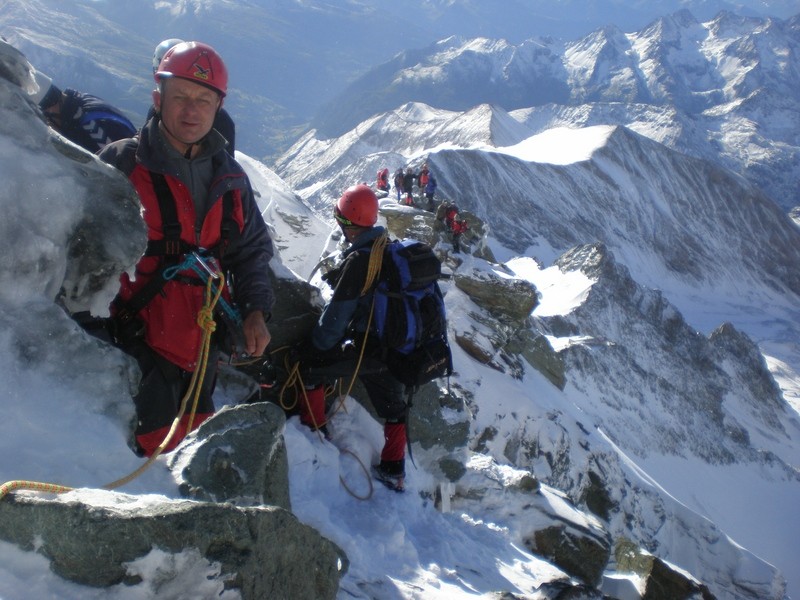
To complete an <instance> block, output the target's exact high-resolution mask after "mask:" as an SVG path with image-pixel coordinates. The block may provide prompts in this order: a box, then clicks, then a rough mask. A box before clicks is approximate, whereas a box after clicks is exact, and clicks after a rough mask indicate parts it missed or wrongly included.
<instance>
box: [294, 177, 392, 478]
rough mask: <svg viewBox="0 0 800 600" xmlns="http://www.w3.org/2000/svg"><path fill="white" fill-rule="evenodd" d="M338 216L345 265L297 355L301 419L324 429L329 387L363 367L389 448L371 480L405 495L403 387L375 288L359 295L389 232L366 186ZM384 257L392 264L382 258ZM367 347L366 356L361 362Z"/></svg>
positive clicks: (356, 189)
mask: <svg viewBox="0 0 800 600" xmlns="http://www.w3.org/2000/svg"><path fill="white" fill-rule="evenodd" d="M333 214H334V218H335V220H336V222H337V224H338V225H339V227H340V228H341V230H342V234H343V236H344V238H345V240H346V241H347V242H348V243H349V246H348V248H347V249H346V250H345V252H344V258H343V262H342V264H341V266H340V267H338V268H336V269H334V270H333V271H331V274H330V276H328V277H327V279H326V281H327V282H328V283H329V284H330V285H331V286H332V287H333V296H332V297H331V299H330V301H329V302H328V303H327V304H326V305H325V308H324V309H323V311H322V314H321V315H320V317H319V320H318V322H317V324H316V326H315V327H314V329H313V330H312V332H311V338H310V340H307V341H306V342H304V343H303V344H301V345H300V347H299V349H298V351H297V355H298V359H299V362H300V364H301V365H302V367H303V368H302V371H301V372H302V373H304V374H303V379H304V382H305V383H306V388H307V389H306V390H305V396H306V397H307V401H306V399H305V398H301V399H300V421H301V423H303V424H305V425H308V426H309V427H311V428H312V429H320V430H323V431H325V422H326V415H325V385H324V384H325V383H328V382H329V381H334V380H335V379H336V378H339V377H352V375H353V372H354V371H356V370H358V378H359V380H360V381H361V383H362V384H363V385H364V388H365V389H366V392H367V395H368V396H369V400H370V402H371V403H372V406H373V407H374V408H375V412H376V413H377V414H378V416H379V417H380V418H382V419H383V420H384V425H383V437H384V445H383V448H382V450H381V456H380V463H379V464H378V465H375V466H373V468H372V473H373V476H374V477H375V478H376V479H377V480H378V481H380V482H381V483H383V484H384V485H385V486H386V487H388V488H390V489H393V490H395V491H398V492H401V491H403V490H404V481H405V449H406V439H407V438H406V401H405V386H404V385H403V383H401V382H400V381H398V380H397V379H396V378H395V377H394V376H393V375H392V374H391V373H390V372H389V367H388V366H387V365H386V362H385V352H383V348H382V345H381V342H380V341H379V338H378V334H377V331H376V330H375V319H372V318H370V313H371V311H370V307H371V306H372V298H373V295H374V291H373V290H372V289H370V290H369V291H367V292H366V293H363V294H362V290H363V288H364V286H365V282H366V281H367V276H368V273H369V272H370V257H371V256H372V254H371V251H372V248H373V246H374V245H375V244H376V243H377V242H378V240H379V239H381V238H384V237H385V236H386V229H385V228H383V227H381V226H377V225H376V222H377V220H378V198H377V196H376V195H375V192H373V191H372V189H371V188H370V187H369V186H366V185H355V186H352V187H349V188H347V189H346V190H345V191H344V193H343V194H342V196H341V198H339V200H338V201H337V202H336V204H335V205H334V208H333ZM380 260H383V261H385V260H392V259H391V258H390V257H388V254H384V253H381V259H380ZM368 323H369V329H367V324H368ZM347 340H352V343H348V342H347ZM362 346H363V350H364V354H363V357H359V353H360V351H361V348H362ZM356 347H357V348H358V349H356Z"/></svg>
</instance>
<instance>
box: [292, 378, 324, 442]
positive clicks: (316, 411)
mask: <svg viewBox="0 0 800 600" xmlns="http://www.w3.org/2000/svg"><path fill="white" fill-rule="evenodd" d="M304 391H305V394H303V393H301V394H300V398H299V399H298V402H300V422H301V423H302V424H303V425H306V426H307V427H309V428H310V429H311V430H313V431H317V430H319V431H321V432H322V433H323V435H324V436H325V438H326V439H327V438H328V437H329V436H328V428H327V427H326V426H325V424H326V423H327V419H326V417H325V386H324V385H318V386H316V387H313V388H310V389H309V388H305V390H304Z"/></svg>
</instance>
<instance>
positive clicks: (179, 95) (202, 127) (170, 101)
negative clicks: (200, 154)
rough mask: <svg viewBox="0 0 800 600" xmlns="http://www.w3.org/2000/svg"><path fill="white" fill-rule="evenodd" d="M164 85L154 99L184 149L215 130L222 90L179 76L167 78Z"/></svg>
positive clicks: (173, 141) (172, 136) (170, 132)
mask: <svg viewBox="0 0 800 600" xmlns="http://www.w3.org/2000/svg"><path fill="white" fill-rule="evenodd" d="M161 88H162V89H161V92H159V91H158V90H156V91H155V92H153V103H154V104H155V107H156V110H160V111H161V121H162V122H163V124H164V127H165V128H166V133H167V137H168V138H169V141H170V143H171V144H172V145H173V146H176V148H178V150H181V151H183V150H184V149H185V146H190V145H191V144H195V143H197V142H199V141H200V140H201V139H203V138H204V137H205V136H206V134H208V132H209V131H211V127H212V126H213V125H214V117H215V115H216V114H217V109H219V106H220V97H219V94H217V93H216V92H215V91H214V90H211V89H209V88H207V87H205V86H202V85H200V84H197V83H193V82H191V81H188V80H186V79H180V78H178V77H173V78H170V79H167V80H165V81H164V82H163V85H162V86H161ZM176 142H177V143H176Z"/></svg>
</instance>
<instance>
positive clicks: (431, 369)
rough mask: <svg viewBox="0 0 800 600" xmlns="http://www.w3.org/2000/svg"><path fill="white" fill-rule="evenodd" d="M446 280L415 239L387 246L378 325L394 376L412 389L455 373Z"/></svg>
mask: <svg viewBox="0 0 800 600" xmlns="http://www.w3.org/2000/svg"><path fill="white" fill-rule="evenodd" d="M441 275H442V264H441V262H440V261H439V259H438V258H437V257H436V254H435V253H434V252H433V249H432V248H431V247H430V246H429V245H427V244H425V243H423V242H420V241H417V240H409V239H407V240H402V241H398V240H393V241H391V242H389V243H388V244H387V245H386V248H385V249H384V257H383V263H382V267H381V274H380V278H379V279H378V283H377V285H376V287H375V308H374V314H373V319H374V323H375V328H376V330H377V333H378V338H379V339H380V341H381V344H382V346H383V348H384V350H385V351H386V362H387V365H388V367H389V370H390V371H391V373H392V375H394V376H395V377H396V378H397V379H399V380H400V381H401V382H403V383H404V384H405V385H406V386H408V387H417V386H419V385H422V384H424V383H428V382H429V381H431V380H433V379H436V378H437V377H449V376H450V375H451V374H452V372H453V359H452V354H451V352H450V345H449V344H448V341H447V314H446V312H445V306H444V298H443V296H442V291H441V289H440V288H439V283H438V280H439V278H440V277H441Z"/></svg>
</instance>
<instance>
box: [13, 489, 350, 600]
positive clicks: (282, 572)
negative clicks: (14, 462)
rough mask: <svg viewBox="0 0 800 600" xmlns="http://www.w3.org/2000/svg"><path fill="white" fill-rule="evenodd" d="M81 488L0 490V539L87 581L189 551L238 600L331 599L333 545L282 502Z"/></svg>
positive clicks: (336, 564) (122, 576) (339, 555)
mask: <svg viewBox="0 0 800 600" xmlns="http://www.w3.org/2000/svg"><path fill="white" fill-rule="evenodd" d="M90 494H91V503H88V502H83V501H81V500H80V498H81V492H72V493H70V494H67V495H65V496H64V497H62V498H59V499H57V500H43V499H40V498H36V497H33V496H29V495H25V494H19V493H18V494H15V495H13V496H8V497H6V498H5V499H4V500H3V502H0V539H3V540H4V541H6V542H9V543H12V544H15V545H17V546H19V547H20V548H22V549H23V550H27V551H32V550H34V549H35V550H36V551H37V552H38V553H40V554H42V555H43V556H46V557H47V558H49V559H50V561H51V564H52V569H53V571H54V572H56V573H57V574H58V575H59V576H60V577H63V578H65V579H67V580H69V581H73V582H75V583H78V584H81V585H88V586H93V587H109V586H113V585H115V584H118V583H122V582H125V581H126V578H127V576H128V575H127V566H126V563H129V562H131V561H134V560H136V559H137V558H140V557H143V556H145V555H147V554H148V553H149V552H151V550H153V549H154V548H157V549H160V550H161V551H163V552H167V553H170V554H178V553H181V552H184V551H185V550H187V549H196V550H197V551H198V552H199V554H200V556H202V557H204V558H205V559H206V560H208V561H209V562H211V563H219V564H220V567H221V574H220V578H224V579H225V586H226V587H228V588H236V589H238V590H239V591H240V592H241V595H242V598H244V599H245V600H250V599H252V600H261V599H263V598H320V599H321V598H335V597H336V593H337V590H338V584H339V578H340V577H341V576H342V575H343V574H344V573H345V572H346V570H347V568H348V561H347V558H346V556H345V555H344V553H343V552H342V550H341V549H339V548H338V547H337V546H336V545H335V544H333V543H332V542H331V541H329V540H327V539H325V538H323V537H321V536H320V535H319V534H318V533H317V532H316V531H315V530H314V529H312V528H311V527H308V526H307V525H304V524H302V523H300V522H299V521H298V520H297V519H296V518H295V517H294V515H292V514H291V513H290V512H288V511H286V510H283V509H282V508H277V507H247V508H240V507H236V506H233V505H230V504H214V503H206V502H192V501H188V500H175V501H171V500H166V499H162V498H161V497H158V498H159V500H158V501H154V502H148V500H147V497H146V496H145V497H141V496H129V495H126V494H118V493H114V492H98V491H96V490H93V491H91V492H90ZM103 501H105V503H102V502H103ZM66 532H69V535H65V533H66Z"/></svg>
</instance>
